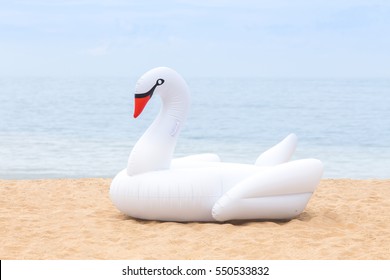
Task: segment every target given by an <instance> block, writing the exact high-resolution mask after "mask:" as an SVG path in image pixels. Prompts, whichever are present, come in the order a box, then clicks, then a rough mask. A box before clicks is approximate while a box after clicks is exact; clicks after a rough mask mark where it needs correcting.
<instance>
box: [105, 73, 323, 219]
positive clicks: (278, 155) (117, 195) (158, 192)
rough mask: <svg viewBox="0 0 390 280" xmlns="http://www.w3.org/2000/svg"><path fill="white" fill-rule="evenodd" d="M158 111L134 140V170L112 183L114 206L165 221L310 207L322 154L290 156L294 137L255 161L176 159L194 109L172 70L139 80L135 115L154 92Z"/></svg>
mask: <svg viewBox="0 0 390 280" xmlns="http://www.w3.org/2000/svg"><path fill="white" fill-rule="evenodd" d="M154 94H158V95H160V97H161V99H162V108H161V110H160V113H159V115H158V116H157V118H156V119H155V120H154V122H153V123H152V124H151V125H150V127H149V128H148V129H147V130H146V132H145V133H144V134H143V135H142V137H141V138H140V139H139V140H138V142H137V143H136V144H135V146H134V148H133V150H132V152H131V153H130V156H129V160H128V164H127V168H126V169H124V170H122V171H121V172H119V173H118V174H117V175H116V176H115V178H114V179H113V181H112V183H111V187H110V197H111V200H112V202H113V204H114V205H115V206H116V207H117V208H118V209H119V210H120V211H121V212H123V213H125V214H126V215H129V216H131V217H134V218H141V219H148V220H162V221H227V220H238V219H292V218H294V217H296V216H297V215H299V214H300V213H301V212H302V211H303V210H304V209H305V207H306V205H307V203H308V201H309V199H310V197H311V195H312V194H313V192H314V191H315V189H316V187H317V185H318V183H319V181H320V179H321V176H322V172H323V166H322V163H321V162H320V161H319V160H316V159H303V160H296V161H289V160H290V158H291V156H292V154H293V152H294V151H295V148H296V143H297V137H296V136H295V134H290V135H289V136H287V137H286V138H285V139H284V140H283V141H281V142H280V143H278V144H277V145H275V146H274V147H272V148H270V149H269V150H267V151H265V152H264V153H263V154H261V155H260V156H259V157H258V158H257V160H256V162H255V164H253V165H252V164H238V163H228V162H221V160H220V158H219V157H218V155H215V154H198V155H192V156H188V157H183V158H178V159H173V152H174V148H175V145H176V141H177V137H178V135H179V133H180V129H181V128H182V126H183V124H184V123H185V121H186V117H187V112H188V109H189V103H190V95H189V89H188V86H187V84H186V82H185V81H184V80H183V78H182V77H181V76H180V75H179V74H178V73H176V72H175V71H174V70H172V69H170V68H166V67H159V68H155V69H152V70H150V71H148V72H147V73H145V74H144V75H143V76H142V77H141V78H140V79H139V80H138V82H137V85H136V93H135V110H134V117H138V116H139V115H140V114H141V112H142V110H143V108H144V107H145V106H146V104H147V102H148V101H149V100H150V98H151V97H152V96H153V95H154Z"/></svg>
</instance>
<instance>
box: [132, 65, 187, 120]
mask: <svg viewBox="0 0 390 280" xmlns="http://www.w3.org/2000/svg"><path fill="white" fill-rule="evenodd" d="M180 84H184V86H185V87H186V88H187V85H186V83H185V81H184V80H183V78H182V77H181V76H180V75H179V74H178V73H177V72H176V71H174V70H173V69H171V68H168V67H157V68H154V69H152V70H149V71H148V72H146V73H145V74H143V75H142V76H141V78H139V79H138V81H137V84H136V86H135V95H134V97H135V102H134V118H137V117H138V116H139V115H140V114H141V113H142V111H143V110H144V108H145V106H146V104H147V103H148V102H149V100H150V99H151V98H152V96H153V95H154V94H158V95H160V97H161V98H162V99H163V100H164V99H167V98H168V96H169V95H172V94H173V93H172V89H175V88H174V87H176V86H178V85H180Z"/></svg>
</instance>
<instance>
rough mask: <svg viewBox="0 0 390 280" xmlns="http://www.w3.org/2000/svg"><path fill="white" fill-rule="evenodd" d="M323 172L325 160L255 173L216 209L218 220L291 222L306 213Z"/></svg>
mask: <svg viewBox="0 0 390 280" xmlns="http://www.w3.org/2000/svg"><path fill="white" fill-rule="evenodd" d="M322 173H323V165H322V163H321V161H319V160H316V159H303V160H297V161H292V162H288V163H284V164H280V165H278V166H275V167H272V168H270V169H269V170H266V171H264V172H261V173H259V174H255V175H253V176H251V177H249V178H247V179H245V180H243V181H241V182H239V183H238V184H237V185H235V186H234V187H233V188H232V189H230V190H229V191H228V192H226V193H225V194H224V195H223V196H222V197H221V198H220V199H219V200H218V201H217V202H216V203H215V204H214V206H213V209H212V215H213V218H214V219H215V220H217V221H227V220H240V219H256V220H264V219H267V220H269V219H271V220H273V219H275V220H276V219H281V220H289V219H292V218H294V217H296V216H298V215H299V214H300V213H302V212H303V210H304V209H305V207H306V205H307V203H308V202H309V199H310V197H311V196H312V194H313V192H314V191H315V189H316V188H317V186H318V184H319V182H320V180H321V177H322Z"/></svg>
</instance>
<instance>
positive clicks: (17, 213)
mask: <svg viewBox="0 0 390 280" xmlns="http://www.w3.org/2000/svg"><path fill="white" fill-rule="evenodd" d="M110 182H111V179H49V180H0V206H1V208H0V238H1V247H0V259H185V260H188V259H201V260H203V259H205V260H212V259H248V260H250V259H271V260H273V259H276V260H288V259H298V260H305V259H314V260H323V259H330V260H338V259H348V260H359V259H362V260H367V259H374V260H377V259H387V260H388V259H390V180H349V179H342V180H341V179H340V180H339V179H337V180H331V179H326V180H322V181H321V184H320V186H319V187H318V189H317V191H316V192H315V194H314V195H313V197H312V199H311V200H310V202H309V204H308V206H307V208H306V210H305V211H304V212H303V213H302V214H301V215H300V216H298V217H297V218H296V219H293V220H291V221H287V222H286V221H285V222H280V221H279V222H275V221H266V222H264V221H248V222H227V223H175V222H156V221H142V220H136V219H132V218H129V217H126V216H125V215H123V214H121V213H120V212H118V210H117V209H116V208H115V207H114V206H113V205H112V204H111V202H110V199H109V196H108V191H109V185H110Z"/></svg>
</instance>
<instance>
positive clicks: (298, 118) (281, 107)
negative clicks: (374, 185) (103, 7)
mask: <svg viewBox="0 0 390 280" xmlns="http://www.w3.org/2000/svg"><path fill="white" fill-rule="evenodd" d="M186 80H187V82H188V84H189V86H190V89H191V96H192V105H191V111H190V113H189V117H188V121H187V124H186V125H185V127H184V128H183V130H182V132H181V135H180V138H179V141H178V144H177V147H176V156H185V155H189V154H195V153H202V152H214V153H218V154H219V155H220V156H221V158H222V160H224V161H233V162H243V163H252V162H254V161H255V159H256V158H257V156H258V155H259V154H260V153H261V152H263V151H264V150H266V149H267V148H269V147H271V146H272V145H274V144H276V143H277V142H278V141H280V140H282V139H283V138H284V137H285V136H287V135H288V134H289V133H291V132H294V133H295V134H297V136H298V139H299V140H298V148H297V151H296V153H295V155H294V157H293V159H301V158H318V159H320V160H322V161H323V163H324V165H325V172H324V178H356V179H358V178H362V179H364V178H390V110H389V109H390V80H389V79H262V78H188V77H186ZM135 83H136V78H129V77H103V78H102V77H96V78H0V178H3V179H29V178H84V177H113V176H115V174H116V173H117V172H118V171H120V170H121V169H123V168H124V167H125V166H126V163H127V157H128V155H129V153H130V151H131V149H132V147H133V145H134V144H135V142H136V141H137V139H138V138H139V137H140V136H141V135H142V133H143V131H144V130H145V129H146V128H147V126H148V125H149V124H150V123H151V122H152V120H153V119H154V117H155V116H156V114H157V113H158V110H159V106H160V101H159V99H158V98H157V97H155V96H154V98H153V100H152V101H150V102H149V104H148V107H147V108H146V109H145V110H144V112H143V113H142V115H141V116H140V117H139V118H137V119H133V117H132V114H133V90H134V86H135Z"/></svg>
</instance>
